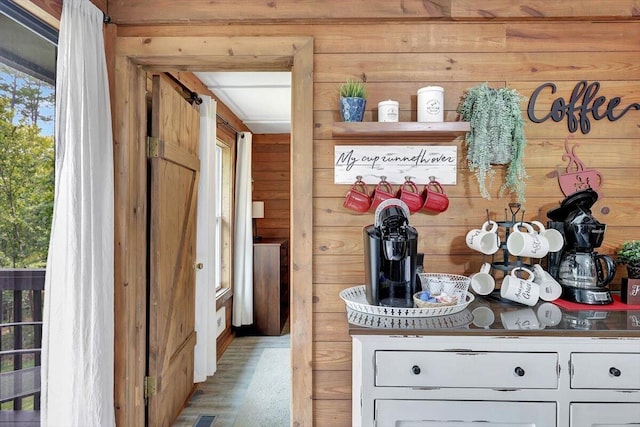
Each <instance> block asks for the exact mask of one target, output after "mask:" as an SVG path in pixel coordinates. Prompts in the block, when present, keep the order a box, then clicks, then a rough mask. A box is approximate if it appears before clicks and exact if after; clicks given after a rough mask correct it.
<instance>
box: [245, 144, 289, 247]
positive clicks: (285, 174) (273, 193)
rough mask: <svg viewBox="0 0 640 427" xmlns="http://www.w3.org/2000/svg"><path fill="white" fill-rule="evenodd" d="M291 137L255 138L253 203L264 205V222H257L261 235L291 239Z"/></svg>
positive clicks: (258, 220) (262, 219) (259, 220)
mask: <svg viewBox="0 0 640 427" xmlns="http://www.w3.org/2000/svg"><path fill="white" fill-rule="evenodd" d="M290 140H291V135H289V134H269V135H263V134H255V135H253V140H252V142H253V152H252V174H253V200H261V201H264V218H261V219H257V220H256V222H257V228H258V235H259V236H261V237H277V238H283V239H289V227H290V223H291V222H290V209H289V202H290V196H289V194H290V190H289V187H290V183H291V181H290V174H291V160H290V145H291V143H290Z"/></svg>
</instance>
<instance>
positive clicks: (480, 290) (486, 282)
mask: <svg viewBox="0 0 640 427" xmlns="http://www.w3.org/2000/svg"><path fill="white" fill-rule="evenodd" d="M489 271H491V264H489V263H488V262H485V263H484V264H482V267H480V271H479V272H477V273H474V274H472V275H471V276H470V277H469V279H470V280H471V289H473V291H474V292H475V293H476V294H478V295H489V294H490V293H491V292H493V290H494V289H495V287H496V281H495V279H494V278H493V276H492V275H491V274H490V273H489Z"/></svg>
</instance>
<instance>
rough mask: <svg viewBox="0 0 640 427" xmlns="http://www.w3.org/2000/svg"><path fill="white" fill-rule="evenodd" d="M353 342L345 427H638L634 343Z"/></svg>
mask: <svg viewBox="0 0 640 427" xmlns="http://www.w3.org/2000/svg"><path fill="white" fill-rule="evenodd" d="M352 338H353V381H352V389H353V396H352V397H353V399H352V402H353V405H352V411H353V425H354V426H361V427H370V426H375V427H387V426H389V427H391V426H394V427H414V426H416V427H417V426H421V427H436V426H438V427H440V426H446V427H471V426H475V425H478V426H482V427H489V426H501V427H504V426H514V427H516V426H520V425H522V426H533V427H553V426H557V427H583V426H601V427H604V426H619V425H623V426H625V427H629V426H635V427H640V337H637V338H636V337H634V338H628V337H627V338H624V339H618V338H611V337H609V338H584V337H562V336H558V335H555V336H487V335H485V336H483V335H468V334H467V335H457V336H455V335H454V336H442V335H433V336H430V335H403V336H399V335H397V336H396V335H377V334H366V335H365V334H363V335H357V334H353V335H352ZM634 423H635V424H634Z"/></svg>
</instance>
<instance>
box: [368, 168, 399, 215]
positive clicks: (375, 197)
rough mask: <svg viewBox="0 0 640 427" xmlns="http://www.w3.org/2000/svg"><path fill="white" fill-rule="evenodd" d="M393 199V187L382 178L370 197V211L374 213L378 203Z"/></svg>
mask: <svg viewBox="0 0 640 427" xmlns="http://www.w3.org/2000/svg"><path fill="white" fill-rule="evenodd" d="M393 198H395V196H394V195H393V187H392V186H391V184H389V183H388V182H387V181H386V177H384V176H383V177H382V179H381V180H380V182H379V183H378V185H376V188H375V189H374V190H373V194H372V195H371V209H372V210H374V211H375V210H376V208H377V207H378V205H379V204H380V203H382V202H384V201H385V200H388V199H393Z"/></svg>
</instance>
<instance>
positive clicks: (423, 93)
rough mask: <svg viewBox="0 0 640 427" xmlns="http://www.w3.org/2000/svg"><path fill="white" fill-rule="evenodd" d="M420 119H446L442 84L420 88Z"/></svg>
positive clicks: (421, 120) (434, 120)
mask: <svg viewBox="0 0 640 427" xmlns="http://www.w3.org/2000/svg"><path fill="white" fill-rule="evenodd" d="M418 121H419V122H442V121H444V89H443V88H442V87H440V86H425V87H423V88H420V89H418Z"/></svg>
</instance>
